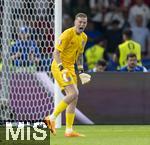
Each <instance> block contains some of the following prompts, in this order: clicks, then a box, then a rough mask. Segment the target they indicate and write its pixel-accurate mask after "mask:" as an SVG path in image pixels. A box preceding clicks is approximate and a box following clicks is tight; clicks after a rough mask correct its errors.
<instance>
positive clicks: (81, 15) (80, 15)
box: [75, 13, 87, 19]
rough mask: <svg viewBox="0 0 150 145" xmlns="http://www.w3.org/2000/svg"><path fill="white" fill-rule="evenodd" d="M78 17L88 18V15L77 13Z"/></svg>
mask: <svg viewBox="0 0 150 145" xmlns="http://www.w3.org/2000/svg"><path fill="white" fill-rule="evenodd" d="M77 18H87V15H86V14H85V13H77V14H76V16H75V19H77Z"/></svg>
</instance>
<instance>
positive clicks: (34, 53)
mask: <svg viewBox="0 0 150 145" xmlns="http://www.w3.org/2000/svg"><path fill="white" fill-rule="evenodd" d="M10 55H11V59H12V65H13V66H14V68H16V69H18V70H19V71H20V70H21V71H22V68H26V69H27V67H28V68H29V69H31V70H32V69H35V66H37V64H38V63H39V48H38V47H37V45H36V43H35V41H32V40H31V35H30V33H29V28H27V27H21V28H20V35H19V39H18V40H16V42H15V44H14V45H13V46H12V47H11V48H10Z"/></svg>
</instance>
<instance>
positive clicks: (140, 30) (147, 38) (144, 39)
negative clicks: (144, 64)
mask: <svg viewBox="0 0 150 145" xmlns="http://www.w3.org/2000/svg"><path fill="white" fill-rule="evenodd" d="M135 19H136V26H135V27H132V29H131V30H132V32H133V37H132V38H133V40H134V41H136V42H138V43H140V44H141V51H142V54H143V56H147V55H148V51H149V47H150V32H149V30H148V28H147V27H145V26H143V17H142V15H136V17H135Z"/></svg>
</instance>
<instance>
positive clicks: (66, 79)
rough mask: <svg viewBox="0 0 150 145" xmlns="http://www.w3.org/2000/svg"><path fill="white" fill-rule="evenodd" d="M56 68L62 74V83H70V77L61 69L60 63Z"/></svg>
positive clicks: (66, 71)
mask: <svg viewBox="0 0 150 145" xmlns="http://www.w3.org/2000/svg"><path fill="white" fill-rule="evenodd" d="M58 67H59V70H60V71H61V73H62V78H63V80H64V82H69V81H71V77H70V76H69V73H68V70H67V69H65V68H64V67H63V65H62V63H60V64H58Z"/></svg>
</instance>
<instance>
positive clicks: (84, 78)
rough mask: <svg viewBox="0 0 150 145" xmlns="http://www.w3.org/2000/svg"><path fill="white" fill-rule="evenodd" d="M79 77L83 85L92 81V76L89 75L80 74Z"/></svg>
mask: <svg viewBox="0 0 150 145" xmlns="http://www.w3.org/2000/svg"><path fill="white" fill-rule="evenodd" d="M79 77H80V80H81V83H82V84H83V85H84V84H86V83H88V82H89V81H90V80H91V75H89V74H87V73H80V74H79Z"/></svg>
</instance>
